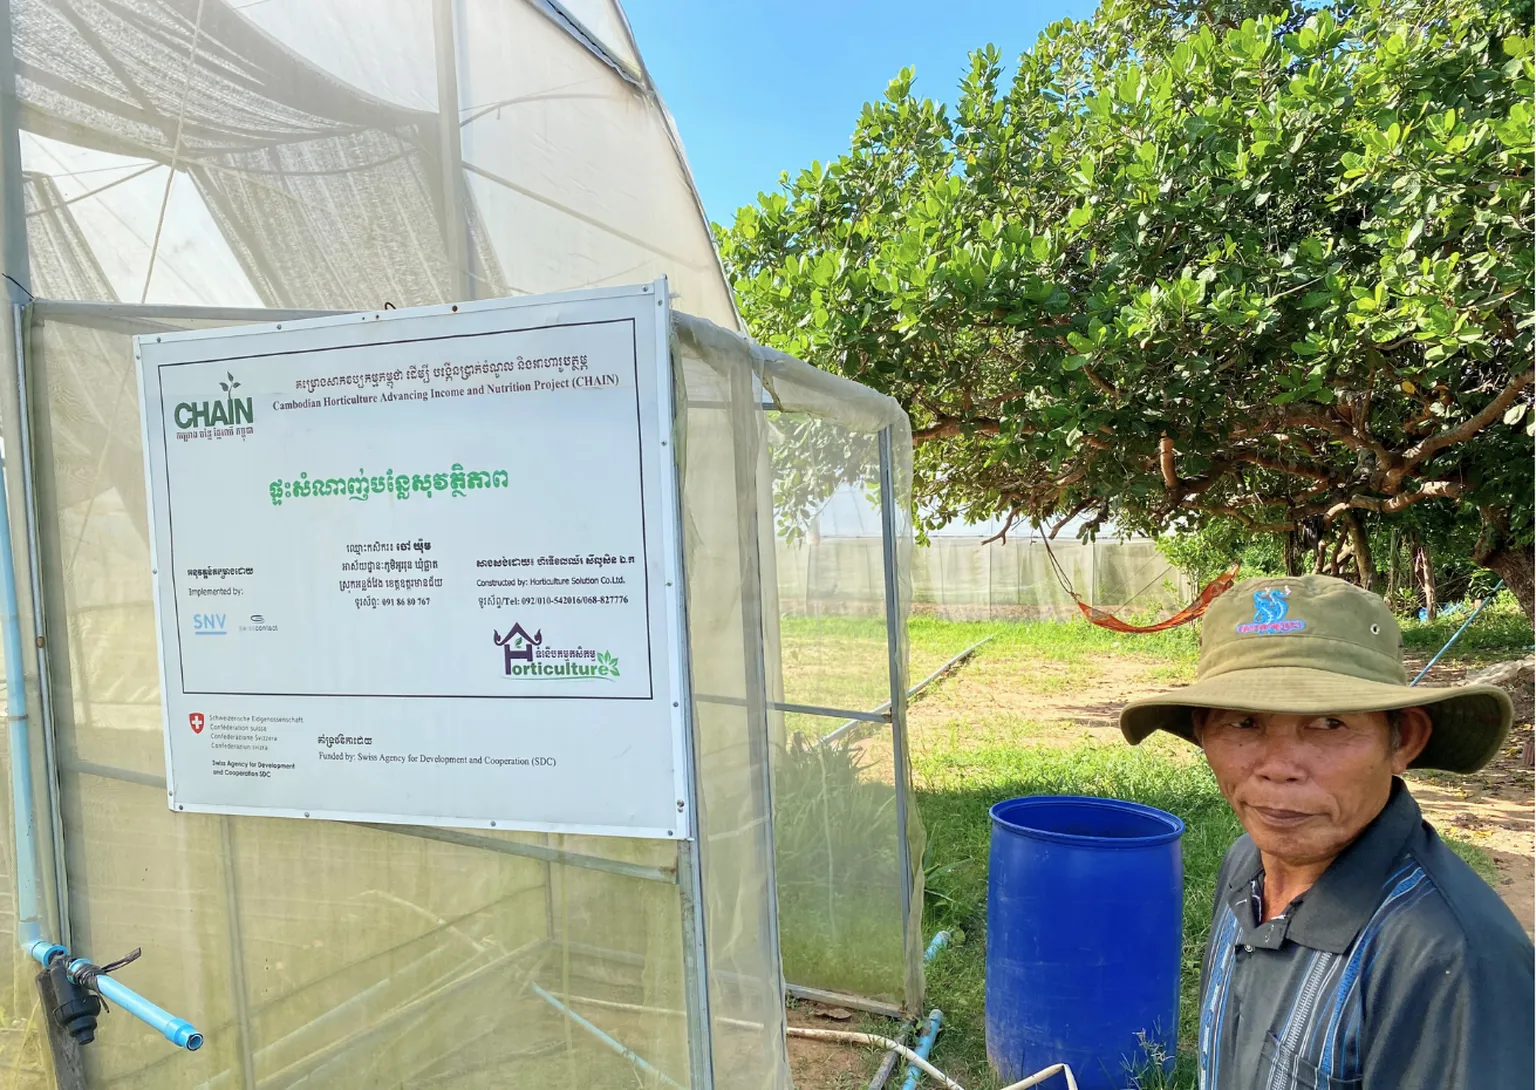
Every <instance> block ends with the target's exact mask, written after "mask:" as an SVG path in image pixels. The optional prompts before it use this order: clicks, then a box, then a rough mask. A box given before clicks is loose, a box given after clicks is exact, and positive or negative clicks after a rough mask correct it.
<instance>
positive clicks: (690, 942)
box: [657, 299, 750, 1090]
mask: <svg viewBox="0 0 1536 1090" xmlns="http://www.w3.org/2000/svg"><path fill="white" fill-rule="evenodd" d="M666 302H667V300H665V299H658V300H657V303H658V305H659V307H660V311H661V319H662V320H663V321H665V322H668V323H670V322H671V313H672V308H671V307H670V306H666V305H662V304H665V303H666ZM663 343H664V344H665V345H667V348H666V349H664V351H666V352H667V356H666V358H667V360H668V362H669V364H670V365H669V366H668V367H667V368H666V370H665V371H664V372H663V378H662V382H663V387H664V388H663V389H661V390H660V391H659V393H660V396H661V397H662V398H665V399H668V401H666V402H663V404H669V406H670V411H669V412H668V413H667V421H668V424H669V429H670V430H671V434H670V435H668V436H667V438H666V440H665V442H666V444H667V449H668V450H670V451H671V452H672V460H671V465H670V466H669V467H668V468H669V469H670V470H671V472H672V480H671V482H670V483H671V485H672V489H673V492H672V495H673V497H674V501H675V502H674V503H673V504H672V514H673V517H675V518H676V519H677V520H678V523H679V531H680V532H679V533H678V534H677V552H676V555H675V556H674V557H673V563H672V570H673V581H674V582H675V583H676V584H677V585H676V587H675V588H674V590H675V592H676V594H677V601H678V603H679V611H678V621H677V629H678V631H677V642H678V649H677V653H678V654H679V655H680V656H681V657H682V658H681V662H682V670H681V672H680V674H681V678H682V685H683V691H682V692H680V693H679V694H678V703H679V704H680V705H681V708H682V713H683V722H684V724H685V726H686V730H685V731H684V739H685V743H686V744H685V746H684V753H683V760H684V761H685V762H686V763H687V786H688V793H689V795H690V796H691V797H690V798H689V799H687V802H688V808H687V815H686V816H687V818H688V828H687V829H686V830H684V829H680V830H678V831H679V832H680V833H682V834H684V835H682V836H681V837H680V838H679V840H678V843H677V892H678V902H679V905H680V907H681V910H682V917H683V1011H684V1014H685V1015H686V1019H687V1021H686V1027H687V1035H688V1085H689V1088H690V1090H714V1086H715V1046H714V1022H713V1020H712V1018H711V1011H710V994H709V991H710V989H709V947H708V943H707V917H708V913H707V910H706V906H705V903H704V862H703V859H702V857H701V851H700V848H701V847H702V844H703V840H704V821H705V817H704V791H703V782H702V779H701V776H700V771H699V740H698V721H697V716H696V714H695V706H694V700H693V654H692V651H691V636H690V633H689V630H688V565H687V556H686V554H685V552H684V546H683V542H684V541H685V540H686V535H685V534H684V533H682V532H681V529H682V527H681V524H682V518H683V508H682V501H683V463H682V458H683V454H682V451H681V450H680V449H679V447H678V444H677V443H676V442H675V439H676V436H677V434H679V432H680V430H681V429H678V428H677V427H676V425H675V423H674V422H675V421H676V420H677V403H678V387H679V383H680V381H681V368H680V366H679V364H678V362H677V360H676V358H675V357H673V356H672V355H671V347H670V346H671V344H672V341H671V338H670V332H669V335H668V338H667V340H666V341H664V342H663ZM749 714H750V713H749Z"/></svg>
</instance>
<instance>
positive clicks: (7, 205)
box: [0, 0, 32, 303]
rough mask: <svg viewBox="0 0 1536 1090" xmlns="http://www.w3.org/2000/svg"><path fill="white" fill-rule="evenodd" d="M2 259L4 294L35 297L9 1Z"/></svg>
mask: <svg viewBox="0 0 1536 1090" xmlns="http://www.w3.org/2000/svg"><path fill="white" fill-rule="evenodd" d="M0 216H3V217H4V219H3V221H0V259H3V261H4V265H5V268H4V270H3V272H4V273H5V294H6V298H8V299H9V300H10V301H11V302H12V303H25V302H28V301H30V300H31V298H32V265H31V260H30V258H29V257H28V255H27V200H26V195H25V194H24V193H23V191H22V177H21V99H20V97H19V96H18V95H17V94H16V51H15V48H14V43H13V41H12V38H11V4H10V0H0Z"/></svg>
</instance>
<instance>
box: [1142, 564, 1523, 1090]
mask: <svg viewBox="0 0 1536 1090" xmlns="http://www.w3.org/2000/svg"><path fill="white" fill-rule="evenodd" d="M1512 714H1513V713H1512V710H1511V707H1510V701H1509V697H1508V696H1507V695H1506V694H1505V693H1504V692H1503V690H1501V689H1498V688H1495V687H1492V686H1479V685H1468V686H1463V687H1460V688H1452V689H1431V688H1410V687H1409V686H1408V684H1407V677H1406V674H1405V673H1404V670H1403V661H1402V637H1401V635H1400V633H1399V631H1398V627H1397V623H1396V621H1395V620H1393V617H1392V614H1391V612H1390V611H1389V610H1388V609H1387V607H1386V604H1385V603H1384V602H1382V600H1381V599H1380V598H1378V597H1376V596H1375V595H1374V594H1370V593H1368V592H1366V591H1364V590H1361V589H1360V588H1358V587H1355V586H1352V585H1351V584H1348V583H1345V582H1343V581H1341V580H1338V579H1330V578H1327V577H1325V576H1319V575H1311V576H1303V577H1301V578H1295V579H1255V580H1249V581H1247V582H1244V583H1240V584H1238V585H1237V586H1235V587H1233V588H1232V590H1230V591H1229V592H1228V593H1226V594H1224V595H1222V596H1221V597H1220V598H1218V599H1216V601H1215V602H1214V603H1213V604H1212V605H1211V607H1210V610H1209V611H1208V613H1207V614H1206V619H1205V626H1204V633H1203V636H1202V639H1201V647H1200V664H1199V672H1198V676H1197V679H1196V681H1195V683H1194V684H1193V685H1191V686H1189V687H1188V688H1186V689H1182V690H1179V691H1177V692H1173V693H1169V694H1167V695H1164V696H1158V697H1153V698H1150V699H1144V700H1137V701H1134V702H1132V703H1131V704H1129V705H1127V706H1126V708H1125V710H1124V712H1122V714H1121V717H1120V729H1121V730H1122V731H1123V732H1124V734H1125V737H1126V739H1127V740H1128V741H1130V742H1131V743H1132V744H1135V743H1138V742H1140V741H1141V740H1142V739H1144V738H1146V737H1147V736H1148V735H1149V734H1151V733H1152V732H1153V731H1155V730H1166V731H1170V732H1172V733H1174V734H1177V735H1179V736H1180V737H1182V738H1186V739H1188V740H1190V741H1192V742H1194V743H1195V744H1196V745H1198V746H1200V748H1201V749H1202V750H1204V751H1205V757H1206V760H1207V761H1208V762H1209V763H1210V766H1211V769H1212V771H1213V772H1215V774H1216V781H1217V783H1218V784H1219V785H1220V787H1221V791H1222V794H1224V795H1225V796H1226V798H1227V802H1228V803H1230V804H1231V806H1232V809H1233V810H1234V811H1236V813H1237V816H1238V819H1239V820H1240V821H1241V822H1242V825H1243V828H1244V829H1245V830H1247V834H1248V835H1246V836H1244V837H1242V838H1241V839H1239V840H1238V842H1237V843H1236V844H1234V845H1233V846H1232V848H1231V850H1230V851H1228V852H1227V856H1226V860H1225V861H1224V862H1223V863H1222V867H1221V874H1220V876H1219V877H1218V878H1217V881H1216V905H1215V913H1214V916H1213V918H1212V921H1211V936H1210V943H1209V946H1208V947H1207V949H1206V954H1205V968H1204V971H1203V973H1202V974H1201V976H1202V979H1201V989H1200V994H1201V1000H1200V1030H1199V1074H1200V1087H1201V1090H1261V1088H1262V1090H1291V1088H1307V1090H1314V1088H1315V1090H1346V1088H1349V1090H1419V1088H1423V1090H1430V1088H1434V1090H1493V1088H1495V1087H1498V1088H1500V1090H1503V1088H1509V1090H1514V1088H1517V1087H1518V1088H1520V1090H1525V1088H1528V1087H1530V1086H1532V1084H1533V1081H1536V1075H1533V1055H1536V1028H1533V1027H1536V1002H1533V988H1536V981H1533V954H1532V948H1531V942H1530V939H1529V938H1527V937H1526V934H1525V931H1524V930H1523V929H1522V927H1521V926H1520V924H1519V923H1517V922H1516V920H1515V917H1514V914H1513V913H1511V912H1510V911H1509V909H1508V908H1506V907H1505V905H1504V903H1503V902H1502V901H1500V900H1499V898H1498V896H1497V894H1495V893H1494V892H1493V891H1492V890H1491V889H1489V888H1488V886H1487V885H1486V884H1485V883H1484V882H1483V881H1482V879H1480V878H1478V877H1477V875H1476V874H1474V873H1473V872H1472V870H1471V868H1469V867H1468V866H1467V865H1466V864H1465V863H1463V862H1462V861H1461V860H1460V859H1459V858H1457V857H1456V856H1455V855H1453V854H1452V853H1451V851H1450V849H1449V848H1447V847H1446V846H1445V843H1444V842H1443V841H1442V840H1441V839H1440V838H1439V837H1438V836H1436V835H1435V831H1434V829H1432V828H1431V827H1430V826H1429V825H1428V824H1427V823H1425V821H1424V820H1423V818H1422V817H1421V815H1420V813H1419V807H1418V804H1416V803H1415V802H1414V801H1413V796H1412V795H1410V794H1409V793H1408V789H1407V788H1406V787H1405V786H1404V784H1403V781H1402V780H1401V779H1399V778H1398V777H1399V776H1400V775H1401V774H1402V773H1403V772H1404V771H1405V770H1407V769H1409V768H1438V769H1443V770H1445V771H1449V772H1475V771H1477V770H1478V769H1480V768H1482V767H1483V766H1484V765H1486V764H1487V763H1488V762H1489V761H1490V760H1492V759H1493V757H1494V756H1495V754H1497V753H1498V751H1499V747H1500V746H1501V745H1502V743H1503V741H1504V738H1505V736H1506V735H1507V734H1508V732H1509V724H1510V719H1511V716H1512Z"/></svg>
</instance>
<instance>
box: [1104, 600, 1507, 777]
mask: <svg viewBox="0 0 1536 1090" xmlns="http://www.w3.org/2000/svg"><path fill="white" fill-rule="evenodd" d="M1415 707H1422V708H1424V710H1425V711H1426V712H1428V713H1429V717H1430V719H1431V720H1432V721H1433V722H1434V730H1433V731H1432V732H1431V734H1430V738H1429V744H1428V745H1427V746H1425V747H1424V752H1423V753H1421V754H1419V756H1418V758H1417V759H1416V760H1415V761H1414V762H1413V765H1412V767H1414V768H1439V769H1444V770H1445V771H1447V772H1476V771H1477V770H1478V769H1480V768H1482V767H1483V766H1484V765H1486V764H1487V763H1488V762H1489V761H1491V760H1493V758H1494V757H1495V756H1496V755H1497V754H1498V752H1499V747H1500V746H1502V745H1503V744H1504V739H1505V737H1506V736H1507V735H1508V734H1509V725H1510V720H1511V719H1513V718H1514V708H1513V706H1512V705H1511V704H1510V700H1509V694H1508V693H1506V692H1505V691H1504V690H1503V689H1500V688H1498V687H1497V686H1495V685H1460V686H1457V687H1455V688H1427V687H1423V686H1419V687H1415V688H1410V687H1409V685H1408V675H1407V672H1406V671H1405V670H1404V669H1403V636H1402V632H1401V631H1400V630H1399V629H1398V627H1397V621H1396V620H1395V619H1394V618H1393V616H1392V611H1391V610H1390V609H1388V608H1387V604H1386V603H1385V602H1383V601H1382V600H1381V598H1379V597H1378V596H1377V595H1375V594H1372V593H1370V592H1369V591H1366V590H1362V589H1361V588H1359V587H1357V586H1355V585H1353V584H1352V583H1346V582H1344V580H1342V579H1333V578H1331V577H1329V576H1326V575H1303V576H1299V577H1297V578H1288V579H1246V580H1244V581H1243V582H1241V583H1238V584H1237V585H1236V586H1234V587H1233V588H1232V589H1231V590H1229V591H1227V593H1225V594H1223V595H1221V597H1219V598H1217V599H1216V600H1215V601H1214V602H1212V603H1211V606H1210V608H1209V609H1208V610H1207V611H1206V614H1205V623H1204V627H1203V630H1202V632H1201V636H1200V664H1199V667H1198V668H1197V672H1196V675H1195V683H1194V684H1193V685H1190V686H1188V687H1187V688H1184V689H1178V690H1176V691H1174V692H1171V693H1165V694H1162V695H1159V696H1153V697H1146V698H1144V699H1141V700H1133V701H1131V702H1130V703H1129V704H1127V705H1126V706H1125V708H1124V710H1123V711H1121V713H1120V730H1121V732H1122V733H1123V734H1124V735H1125V738H1126V741H1128V742H1130V743H1131V744H1132V745H1136V744H1137V743H1139V742H1140V741H1141V740H1142V739H1144V738H1146V737H1147V736H1148V735H1149V734H1151V733H1152V732H1153V731H1156V730H1166V731H1169V732H1171V733H1173V734H1177V735H1178V736H1179V737H1180V738H1186V739H1188V740H1189V741H1191V742H1194V741H1195V736H1194V726H1193V721H1192V719H1191V710H1192V709H1194V708H1230V709H1232V710H1235V711H1245V712H1272V713H1285V714H1294V715H1330V714H1338V713H1341V712H1381V711H1394V710H1396V709H1399V708H1415Z"/></svg>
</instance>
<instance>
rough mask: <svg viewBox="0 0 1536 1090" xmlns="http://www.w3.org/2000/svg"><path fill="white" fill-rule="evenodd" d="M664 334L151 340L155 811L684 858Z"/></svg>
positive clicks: (617, 301) (263, 335) (477, 314)
mask: <svg viewBox="0 0 1536 1090" xmlns="http://www.w3.org/2000/svg"><path fill="white" fill-rule="evenodd" d="M667 322H668V317H667V298H666V282H665V281H659V282H657V283H656V284H650V285H645V286H642V287H635V288H624V289H614V290H602V291H596V292H582V293H576V294H572V295H565V296H545V297H530V298H524V299H517V300H496V301H492V302H486V303H473V304H465V305H460V306H457V307H452V308H450V307H446V306H443V307H430V308H422V309H419V310H410V311H403V310H402V311H384V312H381V313H377V314H364V315H346V316H341V317H335V318H323V319H313V320H308V321H302V322H293V323H282V324H279V325H263V326H245V327H235V328H225V329H217V330H199V331H196V332H190V333H179V334H174V335H164V336H149V335H146V336H141V337H139V338H137V339H136V341H135V354H136V356H137V358H138V363H139V378H140V383H141V392H142V399H141V403H142V406H143V418H144V435H145V443H146V451H147V454H148V460H147V474H148V480H149V496H150V505H151V515H152V527H153V549H152V557H153V565H154V571H155V601H156V606H157V609H158V624H159V637H160V662H161V670H162V685H163V694H164V703H165V732H166V733H165V737H166V764H167V780H168V789H169V793H170V804H171V806H172V808H173V809H176V810H189V811H207V812H216V813H236V814H271V815H283V816H289V817H313V818H338V819H346V820H365V821H392V822H414V823H422V824H438V825H455V826H463V827H479V828H500V829H505V828H513V829H536V830H547V831H562V832H586V833H610V834H619V835H626V836H648V837H683V836H687V835H688V829H689V825H690V820H691V814H690V813H689V808H688V800H689V797H690V796H689V794H688V792H687V791H686V790H685V785H686V782H687V777H686V775H685V769H686V761H685V748H684V747H685V745H686V734H685V729H686V728H685V724H684V718H683V715H682V713H681V711H680V710H679V707H678V705H679V703H680V702H681V700H682V692H683V681H682V677H683V671H684V668H685V663H684V661H683V654H682V651H681V648H682V642H683V641H682V635H681V623H682V619H681V609H680V598H679V588H680V586H681V579H680V572H679V564H680V560H679V545H678V537H677V525H678V514H677V496H676V480H675V477H674V474H673V459H672V454H671V447H670V446H669V445H668V438H669V432H670V427H671V419H672V414H671V386H670V382H671V379H670V374H671V372H670V364H669V360H668V352H667V343H668V338H667Z"/></svg>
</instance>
